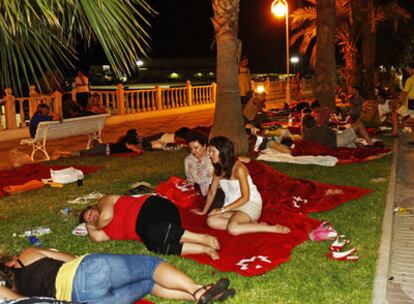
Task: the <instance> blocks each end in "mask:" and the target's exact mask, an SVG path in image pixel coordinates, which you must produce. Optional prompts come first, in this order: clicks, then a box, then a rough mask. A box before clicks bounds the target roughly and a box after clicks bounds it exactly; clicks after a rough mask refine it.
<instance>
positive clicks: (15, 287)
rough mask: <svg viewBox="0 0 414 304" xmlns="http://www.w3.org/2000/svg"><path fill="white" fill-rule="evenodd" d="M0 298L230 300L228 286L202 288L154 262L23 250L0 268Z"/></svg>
mask: <svg viewBox="0 0 414 304" xmlns="http://www.w3.org/2000/svg"><path fill="white" fill-rule="evenodd" d="M0 280H1V281H2V283H3V284H2V285H3V286H0V298H6V299H10V300H12V299H19V298H23V297H24V296H29V297H32V296H37V297H51V298H56V299H57V300H60V301H74V302H77V303H80V302H82V303H85V302H87V303H89V304H93V303H96V304H98V303H99V304H115V303H124V304H130V303H134V302H136V301H138V300H139V299H142V298H143V297H145V296H146V295H148V294H152V295H155V296H158V297H161V298H166V299H176V300H186V301H196V302H197V303H203V304H206V303H213V302H214V301H216V300H219V301H224V300H225V299H227V298H228V297H230V296H234V294H235V291H234V289H229V288H228V287H229V284H230V282H229V280H228V279H224V278H222V279H220V280H218V281H217V282H216V283H215V284H212V285H207V286H202V285H201V284H198V283H196V282H194V281H193V280H192V279H191V278H190V277H188V276H187V275H185V274H184V273H182V272H181V271H179V270H178V269H176V268H174V267H173V266H171V265H169V264H168V263H166V262H164V261H163V260H162V259H160V258H158V257H154V256H144V255H137V254H128V255H126V254H101V253H99V254H98V253H92V254H86V255H83V256H80V257H76V256H74V255H72V254H67V253H62V252H58V251H55V250H50V249H44V248H38V247H36V248H27V249H25V250H23V251H22V252H21V253H20V254H19V255H17V256H11V257H3V258H2V261H1V262H0Z"/></svg>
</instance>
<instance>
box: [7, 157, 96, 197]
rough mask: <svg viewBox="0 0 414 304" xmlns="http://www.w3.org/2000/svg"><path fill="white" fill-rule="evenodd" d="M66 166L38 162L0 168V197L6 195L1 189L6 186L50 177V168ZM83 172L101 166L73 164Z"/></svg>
mask: <svg viewBox="0 0 414 304" xmlns="http://www.w3.org/2000/svg"><path fill="white" fill-rule="evenodd" d="M67 167H68V166H45V165H40V164H32V165H24V166H22V167H20V168H16V169H11V170H0V198H1V197H3V196H5V195H7V193H6V192H4V191H3V188H4V187H6V186H12V185H23V184H25V183H27V182H29V181H31V180H33V179H39V180H40V179H42V178H50V169H53V170H58V169H63V168H67ZM73 167H75V168H76V169H79V170H81V171H82V172H83V173H84V174H89V173H93V172H96V171H98V170H99V169H100V168H101V167H92V166H73Z"/></svg>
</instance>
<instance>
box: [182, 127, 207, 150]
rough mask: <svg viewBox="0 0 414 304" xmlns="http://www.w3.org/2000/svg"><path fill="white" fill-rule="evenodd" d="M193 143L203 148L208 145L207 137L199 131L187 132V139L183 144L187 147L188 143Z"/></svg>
mask: <svg viewBox="0 0 414 304" xmlns="http://www.w3.org/2000/svg"><path fill="white" fill-rule="evenodd" d="M195 141H198V143H199V144H200V145H202V146H203V147H204V146H206V145H207V144H208V137H207V135H205V134H203V133H201V132H200V131H190V132H188V134H187V137H186V138H185V142H186V143H187V145H188V144H189V143H190V142H195Z"/></svg>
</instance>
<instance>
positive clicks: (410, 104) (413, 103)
mask: <svg viewBox="0 0 414 304" xmlns="http://www.w3.org/2000/svg"><path fill="white" fill-rule="evenodd" d="M408 110H414V99H408Z"/></svg>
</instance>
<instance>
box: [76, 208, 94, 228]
mask: <svg viewBox="0 0 414 304" xmlns="http://www.w3.org/2000/svg"><path fill="white" fill-rule="evenodd" d="M92 208H93V206H88V207H87V208H86V209H84V210H82V212H81V213H80V214H79V224H83V223H86V221H85V219H84V215H85V213H86V211H88V210H89V209H92Z"/></svg>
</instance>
